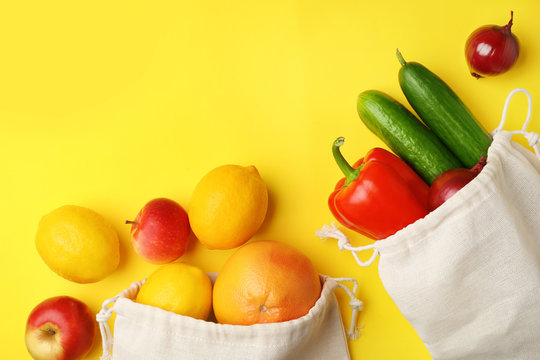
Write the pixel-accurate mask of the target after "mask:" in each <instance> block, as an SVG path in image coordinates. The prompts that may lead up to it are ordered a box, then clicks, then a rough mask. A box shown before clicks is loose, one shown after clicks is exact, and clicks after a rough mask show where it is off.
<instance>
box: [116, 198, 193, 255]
mask: <svg viewBox="0 0 540 360" xmlns="http://www.w3.org/2000/svg"><path fill="white" fill-rule="evenodd" d="M126 223H127V224H131V243H132V245H133V248H134V249H135V252H136V253H137V254H139V256H141V257H142V258H143V259H145V260H147V261H149V262H151V263H154V264H166V263H170V262H172V261H174V260H176V259H178V258H179V257H180V256H182V255H183V254H184V252H185V251H186V248H187V243H188V237H189V233H190V226H189V220H188V215H187V212H186V211H185V210H184V208H182V206H180V205H179V204H178V203H177V202H175V201H173V200H170V199H166V198H157V199H154V200H151V201H150V202H148V203H147V204H146V205H145V206H144V207H143V208H142V209H141V211H139V213H138V214H137V217H136V218H135V220H134V221H126Z"/></svg>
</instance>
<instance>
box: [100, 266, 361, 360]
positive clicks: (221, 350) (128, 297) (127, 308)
mask: <svg viewBox="0 0 540 360" xmlns="http://www.w3.org/2000/svg"><path fill="white" fill-rule="evenodd" d="M209 275H210V277H211V278H212V279H213V280H215V277H216V276H217V274H209ZM321 281H322V282H323V288H322V292H321V296H320V298H319V300H318V301H317V302H316V304H315V305H314V306H313V308H312V309H311V310H310V311H309V313H308V314H306V315H305V316H303V317H301V318H298V319H295V320H291V321H285V322H280V323H271V324H256V325H250V326H240V325H226V324H218V323H215V322H212V321H203V320H198V319H194V318H191V317H187V316H182V315H178V314H175V313H172V312H169V311H165V310H162V309H159V308H156V307H153V306H148V305H142V304H138V303H136V302H135V301H133V299H135V297H136V296H137V293H138V291H139V289H140V287H141V285H142V284H143V282H144V281H137V282H134V283H133V284H132V285H131V286H130V287H129V288H127V289H126V290H124V291H122V292H121V293H120V294H119V295H117V296H115V297H114V298H112V299H109V300H106V301H105V302H104V303H103V309H102V310H101V311H100V313H99V314H98V315H97V321H98V323H99V326H100V331H101V336H102V341H103V356H102V357H101V359H102V360H109V359H114V360H173V359H174V360H179V359H193V360H204V359H212V360H220V359H223V360H230V359H235V360H244V359H245V360H259V359H269V360H270V359H272V360H278V359H283V360H285V359H295V360H304V359H305V360H316V359H321V360H323V359H324V360H327V359H336V360H338V359H350V355H349V349H348V344H347V338H352V339H354V338H355V337H356V336H357V331H358V330H357V327H356V320H357V314H358V311H360V310H361V308H362V302H361V301H360V300H358V299H357V298H356V296H355V293H356V290H357V288H358V284H357V282H356V280H354V279H348V278H343V279H333V278H330V277H327V276H321ZM346 281H351V282H352V283H353V289H352V290H351V289H349V288H348V287H347V286H345V285H343V284H342V283H341V282H346ZM338 287H340V288H342V289H344V290H345V291H346V292H347V293H348V295H349V296H350V299H351V302H350V306H351V307H352V309H353V310H352V313H351V317H352V319H351V323H350V328H349V331H348V332H345V330H344V327H343V322H342V320H341V313H340V310H339V307H338V303H337V300H336V297H335V295H334V290H335V289H336V288H338ZM113 312H114V313H116V318H115V321H114V336H113V334H112V332H111V330H110V328H109V325H108V320H109V318H110V317H111V316H112V314H113ZM111 351H112V354H111Z"/></svg>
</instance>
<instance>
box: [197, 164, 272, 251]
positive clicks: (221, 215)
mask: <svg viewBox="0 0 540 360" xmlns="http://www.w3.org/2000/svg"><path fill="white" fill-rule="evenodd" d="M267 208H268V191H267V189H266V184H265V183H264V181H263V179H262V178H261V176H260V175H259V172H258V171H257V168H255V166H246V167H244V166H239V165H223V166H220V167H218V168H215V169H213V170H211V171H210V172H209V173H208V174H206V175H205V176H204V177H203V178H202V179H201V180H200V182H199V183H198V184H197V186H196V187H195V189H194V190H193V194H192V196H191V200H190V204H189V208H188V216H189V222H190V224H191V230H192V231H193V233H194V234H195V235H196V236H197V238H198V239H199V241H200V242H201V243H202V244H203V245H205V246H206V247H207V248H209V249H232V248H234V247H238V246H240V245H242V244H244V243H245V242H246V241H248V240H249V239H250V238H251V237H252V236H253V235H254V234H255V233H256V232H257V231H258V230H259V228H260V226H261V225H262V223H263V221H264V218H265V216H266V211H267Z"/></svg>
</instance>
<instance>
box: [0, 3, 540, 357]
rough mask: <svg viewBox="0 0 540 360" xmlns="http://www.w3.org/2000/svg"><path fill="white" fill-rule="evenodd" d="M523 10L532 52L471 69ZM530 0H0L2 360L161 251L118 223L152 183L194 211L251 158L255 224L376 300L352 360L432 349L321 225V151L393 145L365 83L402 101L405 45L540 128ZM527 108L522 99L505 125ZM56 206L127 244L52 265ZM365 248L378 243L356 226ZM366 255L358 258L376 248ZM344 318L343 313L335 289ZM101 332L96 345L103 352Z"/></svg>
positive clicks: (327, 157) (324, 164)
mask: <svg viewBox="0 0 540 360" xmlns="http://www.w3.org/2000/svg"><path fill="white" fill-rule="evenodd" d="M510 10H514V12H515V16H514V28H513V30H514V32H515V34H516V35H517V36H518V37H519V39H520V41H521V49H522V53H521V56H520V58H519V60H518V62H517V64H516V66H515V68H514V69H512V70H511V71H510V72H508V73H507V74H504V75H501V76H499V77H493V78H488V79H481V80H475V79H474V78H472V77H471V76H470V75H469V74H468V69H467V65H466V63H465V59H464V43H465V40H466V38H467V36H468V35H469V33H470V32H471V31H473V30H474V29H475V28H477V27H479V26H481V25H485V24H498V25H504V24H506V22H507V21H508V19H509V15H510ZM539 12H540V3H539V2H537V1H532V0H529V1H512V2H509V1H493V0H491V1H462V0H456V1H452V2H439V1H386V2H385V1H379V2H378V1H360V0H354V1H353V0H343V1H318V0H296V1H290V0H288V1H284V0H275V1H229V2H226V1H214V0H212V1H211V0H202V1H201V0H198V1H172V0H171V1H167V0H154V1H140V0H131V1H110V0H107V1H104V0H95V1H72V0H69V1H68V0H62V1H60V0H49V1H36V0H21V1H3V2H2V3H1V5H0V49H1V51H2V54H1V56H0V120H1V124H2V127H1V130H0V134H1V135H0V136H1V139H0V153H1V157H2V166H1V168H2V173H1V186H0V199H1V202H0V225H1V226H0V234H1V236H0V256H1V261H0V264H1V265H0V266H1V273H2V283H1V287H2V290H1V293H2V296H1V316H2V326H0V339H2V341H1V342H2V343H3V344H4V346H2V347H1V350H0V355H2V356H1V357H2V358H4V359H26V358H29V356H28V355H27V353H26V349H25V346H24V341H23V338H24V329H25V322H26V317H27V316H28V314H29V312H30V311H31V310H32V308H33V307H34V306H35V305H37V304H38V303H39V302H41V301H42V300H44V299H46V298H48V297H51V296H56V295H62V294H65V295H71V296H74V297H77V298H79V299H81V300H83V301H85V302H86V303H88V304H89V305H90V306H91V307H92V309H93V310H94V311H96V312H97V311H98V310H99V308H100V305H101V303H102V302H103V301H104V300H105V299H107V298H110V297H112V296H114V295H115V294H117V293H118V292H120V291H121V290H122V289H124V288H126V287H127V286H128V285H129V284H130V283H131V281H133V280H139V279H142V278H144V277H146V276H147V275H148V274H149V273H150V272H151V271H152V270H154V269H155V268H156V266H155V265H151V264H148V263H146V262H144V261H143V260H142V259H140V258H138V257H137V255H135V253H134V252H133V250H132V248H131V245H130V239H129V227H128V226H127V225H124V221H125V220H126V219H132V218H133V217H134V216H135V215H136V214H137V212H138V211H139V209H140V208H141V207H142V206H143V205H144V204H145V203H146V202H147V201H148V200H150V199H152V198H154V197H160V196H165V197H170V198H172V199H175V200H176V201H178V202H179V203H180V204H182V205H183V206H184V207H187V206H188V202H189V199H190V195H191V192H192V190H193V188H194V186H195V185H196V183H197V182H198V180H199V179H200V178H201V177H202V176H203V175H204V174H205V173H206V172H208V171H209V170H211V169H213V168H215V167H217V166H219V165H223V164H227V163H234V164H240V165H249V164H253V165H255V166H256V167H257V168H258V169H259V171H260V173H261V175H262V177H263V178H264V180H265V181H266V183H267V185H268V188H269V192H270V209H269V213H268V217H267V219H266V222H265V223H264V225H263V228H262V229H261V231H260V232H259V233H258V234H257V235H256V236H255V238H254V239H274V240H279V241H283V242H287V243H290V244H293V245H295V246H296V247H297V248H299V249H301V250H302V251H303V252H304V253H306V254H307V255H308V256H309V257H310V258H311V259H312V260H313V262H314V263H315V265H316V267H317V268H318V270H319V272H321V273H324V274H328V275H331V276H336V277H354V278H356V279H358V281H359V284H360V288H359V293H358V296H359V297H360V298H361V299H362V300H363V301H364V305H365V309H364V311H363V312H362V313H361V316H360V318H359V323H360V324H361V325H362V326H363V329H362V336H361V337H360V339H358V340H356V341H354V342H351V343H350V350H351V354H352V357H353V358H354V359H365V360H368V359H416V360H422V359H429V358H430V356H429V354H428V352H427V351H426V349H425V347H424V346H423V344H422V342H421V341H420V339H419V338H418V336H417V335H416V333H415V332H414V330H413V329H412V327H411V326H410V325H409V324H408V322H407V321H406V320H405V319H404V318H403V317H402V315H401V314H400V312H399V310H398V309H397V308H396V306H395V305H394V304H393V302H392V301H391V299H390V298H389V297H388V295H387V294H386V292H385V290H384V288H383V286H382V284H381V282H380V280H379V278H378V275H377V265H376V264H374V265H373V266H371V267H368V268H360V267H359V266H357V265H356V263H355V261H354V259H353V257H352V256H351V254H349V253H347V252H340V251H339V250H338V249H337V247H336V243H335V241H332V240H328V241H326V242H322V241H321V240H320V239H318V238H317V237H315V235H314V232H315V230H316V229H318V228H320V227H321V226H322V225H323V224H328V223H330V222H331V221H332V217H331V215H330V213H329V211H328V209H327V206H326V200H327V196H328V194H329V193H330V192H331V190H332V189H333V186H334V184H335V182H336V181H337V180H338V179H339V178H340V177H341V174H340V172H339V170H338V168H337V166H336V165H335V164H334V161H333V159H332V156H331V153H330V147H331V144H332V142H333V140H334V139H335V138H336V137H338V136H344V137H345V138H346V143H345V146H344V147H343V153H344V155H345V156H346V157H347V158H348V159H349V160H350V161H351V162H352V161H355V160H357V158H359V157H361V156H363V155H364V153H365V152H367V151H368V150H369V149H370V148H372V147H374V146H383V144H382V143H381V142H380V141H379V140H378V139H377V138H375V137H374V136H373V135H372V134H371V133H369V132H368V131H367V129H366V128H364V126H363V125H362V123H361V122H360V120H359V118H358V115H357V113H356V96H357V94H358V93H359V92H360V91H363V90H367V89H371V88H373V89H379V90H382V91H385V92H387V93H388V94H390V95H392V96H394V97H395V98H396V99H398V100H400V101H402V102H403V103H405V98H404V96H403V95H402V94H401V91H400V89H399V85H398V81H397V72H398V70H399V63H398V61H397V59H396V57H395V50H396V48H399V49H400V50H401V52H402V53H403V55H404V57H405V58H406V59H407V60H409V61H418V62H420V63H423V64H424V65H426V66H427V67H428V68H430V69H431V70H432V71H434V72H435V73H437V74H438V75H439V76H441V77H442V78H443V79H444V80H446V82H447V83H448V84H449V85H450V86H451V87H452V88H453V89H454V90H455V91H456V92H457V93H458V95H459V96H460V97H461V98H462V99H463V100H464V102H465V103H466V104H467V105H468V106H469V107H470V108H471V110H472V111H473V112H474V113H475V114H476V116H477V117H478V119H479V120H480V121H481V122H482V124H483V125H484V126H485V127H486V128H487V129H489V130H492V129H494V128H495V127H496V126H497V125H498V122H499V119H500V114H501V111H502V107H503V104H504V101H505V98H506V96H507V94H508V93H509V91H511V90H512V89H514V88H516V87H523V88H526V89H528V90H529V91H530V92H531V93H532V96H533V102H534V105H533V120H532V124H531V126H530V128H529V129H530V130H534V131H539V130H540V121H539V120H538V119H539V116H540V115H538V112H537V111H536V109H538V107H537V105H538V103H539V102H540V81H539V75H540V66H538V64H539V58H540V42H539V41H538V13H539ZM525 114H526V100H525V97H524V96H516V97H515V100H514V101H513V102H512V105H511V108H510V111H509V117H508V124H507V127H506V128H507V129H518V128H520V127H521V123H522V121H523V120H524V118H525ZM64 204H76V205H81V206H86V207H89V208H92V209H94V210H96V211H98V212H100V213H101V214H103V215H104V216H105V217H106V218H107V219H109V220H110V221H111V222H112V223H113V224H114V226H115V227H116V229H117V230H118V233H119V234H120V237H121V252H122V260H121V264H120V267H119V268H118V270H117V271H116V272H115V273H114V274H113V275H111V276H110V277H108V278H106V279H105V280H103V281H101V282H98V283H95V284H89V285H79V284H75V283H71V282H69V281H67V280H64V279H63V278H60V277H59V276H57V275H56V274H55V273H53V272H52V271H51V270H49V268H48V267H47V266H46V265H45V263H44V262H43V261H42V260H41V258H40V257H39V255H38V253H37V251H36V249H35V246H34V235H35V231H36V227H37V224H38V221H39V219H40V218H41V216H42V215H44V214H45V213H47V212H49V211H51V210H53V209H54V208H56V207H59V206H61V205H64ZM348 234H349V235H350V236H351V239H352V242H353V244H355V245H363V244H368V243H370V242H369V241H368V240H367V239H365V238H362V237H361V236H359V235H355V234H352V233H348ZM232 251H233V250H231V251H210V250H207V249H205V248H203V247H202V246H201V245H199V244H198V243H197V240H196V239H195V238H193V237H192V238H191V245H190V248H189V251H188V253H187V254H186V255H185V256H184V257H183V260H184V261H186V262H190V263H194V264H197V265H199V266H200V267H202V268H203V269H204V270H205V271H209V272H211V271H219V270H220V267H221V266H222V264H223V263H224V261H225V260H226V259H227V257H228V256H229V255H230V254H231V253H232ZM368 255H369V254H363V258H367V257H368ZM336 294H337V296H338V299H339V301H340V304H341V309H342V313H343V316H344V321H345V325H346V326H348V317H349V315H350V309H349V308H348V307H347V298H346V296H345V295H344V294H343V293H342V292H340V291H338V292H337V293H336ZM100 353H101V343H100V341H99V340H98V341H96V345H95V346H94V349H93V351H92V352H91V354H90V355H89V357H88V358H89V359H98V358H99V355H100Z"/></svg>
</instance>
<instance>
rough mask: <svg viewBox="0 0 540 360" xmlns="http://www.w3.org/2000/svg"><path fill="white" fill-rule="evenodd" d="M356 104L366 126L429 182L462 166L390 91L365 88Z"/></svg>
mask: <svg viewBox="0 0 540 360" xmlns="http://www.w3.org/2000/svg"><path fill="white" fill-rule="evenodd" d="M357 105H358V115H360V119H361V120H362V121H363V122H364V124H365V125H366V127H367V128H368V129H369V130H370V131H371V132H373V133H374V134H375V135H376V136H377V137H379V138H380V139H381V140H382V141H383V142H384V143H385V144H386V145H388V147H389V148H390V149H391V150H392V151H393V152H394V153H395V154H396V155H398V156H399V157H400V158H401V159H403V160H404V161H405V162H406V163H408V164H409V165H410V166H411V167H412V168H413V169H414V170H415V171H416V173H417V174H418V175H420V177H422V178H423V179H424V180H425V181H426V182H427V183H428V184H430V185H431V183H433V181H434V180H435V179H436V178H437V176H439V175H440V174H442V173H443V172H445V171H447V170H450V169H455V168H460V167H463V164H461V162H460V161H459V160H458V159H457V158H456V157H455V156H454V155H453V154H452V152H450V150H448V149H447V148H446V146H445V145H444V144H443V143H442V142H441V140H440V139H439V138H438V137H437V136H436V135H435V134H434V133H433V132H432V131H431V130H430V129H429V128H428V127H426V126H425V125H424V124H423V123H422V122H421V121H420V120H419V119H418V118H417V117H416V116H415V115H414V114H413V113H411V112H410V111H409V110H408V109H407V108H406V107H404V106H403V105H402V104H401V103H400V102H398V101H397V100H395V99H393V98H392V97H390V96H389V95H387V94H385V93H383V92H381V91H377V90H367V91H364V92H362V93H361V94H360V95H358V104H357Z"/></svg>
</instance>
